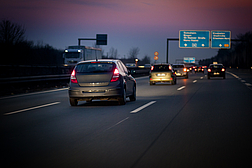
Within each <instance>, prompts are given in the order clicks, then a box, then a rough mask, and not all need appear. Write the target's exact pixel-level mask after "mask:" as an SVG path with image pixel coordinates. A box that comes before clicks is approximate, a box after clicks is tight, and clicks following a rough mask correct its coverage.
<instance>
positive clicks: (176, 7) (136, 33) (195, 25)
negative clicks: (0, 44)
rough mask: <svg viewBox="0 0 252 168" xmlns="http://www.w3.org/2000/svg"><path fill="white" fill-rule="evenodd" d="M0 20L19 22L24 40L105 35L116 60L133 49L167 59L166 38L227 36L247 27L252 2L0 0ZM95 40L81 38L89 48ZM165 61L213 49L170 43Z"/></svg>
mask: <svg viewBox="0 0 252 168" xmlns="http://www.w3.org/2000/svg"><path fill="white" fill-rule="evenodd" d="M0 8H1V12H0V14H1V19H7V20H10V21H11V22H13V23H17V24H20V25H23V26H24V27H25V29H26V33H25V37H26V38H27V40H31V41H34V42H35V43H37V42H38V41H40V42H43V43H45V44H49V45H50V46H52V47H54V48H57V49H65V48H66V47H67V46H69V45H77V44H78V38H94V37H96V34H108V45H107V46H101V48H102V49H103V50H104V51H105V52H104V53H105V54H106V53H107V52H109V49H110V48H111V47H113V48H115V49H117V50H118V54H119V58H124V57H127V56H128V52H129V50H130V49H131V48H132V47H138V48H139V49H140V54H139V58H140V59H141V58H143V57H144V56H145V55H148V56H149V57H150V58H151V61H152V62H153V61H154V59H153V57H154V52H155V51H158V52H159V58H160V59H159V61H160V62H165V61H166V40H167V38H178V36H179V30H209V31H211V30H229V31H231V36H232V38H236V37H237V35H239V34H245V33H246V32H249V31H252V22H251V19H250V18H252V11H251V9H252V1H251V0H239V1H237V0H219V1H217V0H206V1H198V0H192V1H187V0H176V1H173V0H169V1H167V0H155V1H154V0H104V1H103V0H72V1H68V0H50V1H49V0H43V1H41V0H36V1H34V0H9V1H3V0H2V1H1V6H0ZM94 43H95V41H82V42H81V44H82V45H87V46H92V45H94ZM169 46H170V47H169V62H171V63H174V62H175V60H176V59H182V58H183V57H186V56H194V57H196V59H198V60H199V59H206V58H210V57H213V56H215V55H216V54H217V52H218V49H180V48H179V47H178V41H177V42H170V44H169Z"/></svg>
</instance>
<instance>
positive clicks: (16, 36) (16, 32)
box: [0, 20, 25, 45]
mask: <svg viewBox="0 0 252 168" xmlns="http://www.w3.org/2000/svg"><path fill="white" fill-rule="evenodd" d="M24 34H25V29H24V27H22V26H21V25H18V24H14V23H11V21H9V20H2V21H1V22H0V43H1V44H5V45H15V44H17V43H20V42H23V41H24Z"/></svg>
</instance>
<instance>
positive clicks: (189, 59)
mask: <svg viewBox="0 0 252 168" xmlns="http://www.w3.org/2000/svg"><path fill="white" fill-rule="evenodd" d="M184 63H195V57H184Z"/></svg>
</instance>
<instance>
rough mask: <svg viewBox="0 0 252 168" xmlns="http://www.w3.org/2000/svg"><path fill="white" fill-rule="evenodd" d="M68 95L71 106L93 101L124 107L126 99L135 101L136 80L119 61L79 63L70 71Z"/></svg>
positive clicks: (105, 60) (104, 60) (106, 60)
mask: <svg viewBox="0 0 252 168" xmlns="http://www.w3.org/2000/svg"><path fill="white" fill-rule="evenodd" d="M68 93H69V101H70V104H71V106H76V105H77V104H78V101H87V102H91V101H92V100H94V99H100V100H117V101H118V102H119V104H122V105H124V104H125V103H126V98H127V97H129V99H130V101H135V100H136V80H135V79H134V78H133V77H132V76H131V74H130V72H129V71H128V69H127V68H126V66H125V65H124V64H123V63H122V62H121V61H120V60H109V59H101V60H89V61H81V62H79V63H78V64H77V65H76V66H75V68H74V70H73V71H72V74H71V79H70V84H69V90H68Z"/></svg>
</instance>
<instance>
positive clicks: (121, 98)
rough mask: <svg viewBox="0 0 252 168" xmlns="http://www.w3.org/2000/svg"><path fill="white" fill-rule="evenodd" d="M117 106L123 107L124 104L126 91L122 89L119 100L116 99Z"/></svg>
mask: <svg viewBox="0 0 252 168" xmlns="http://www.w3.org/2000/svg"><path fill="white" fill-rule="evenodd" d="M118 104H119V105H125V104H126V90H125V89H123V94H122V96H121V97H120V98H118Z"/></svg>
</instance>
